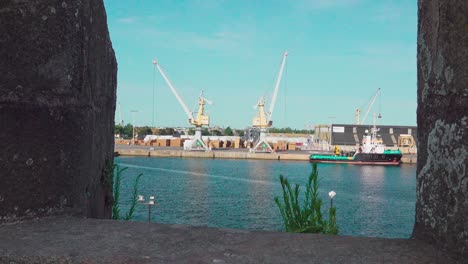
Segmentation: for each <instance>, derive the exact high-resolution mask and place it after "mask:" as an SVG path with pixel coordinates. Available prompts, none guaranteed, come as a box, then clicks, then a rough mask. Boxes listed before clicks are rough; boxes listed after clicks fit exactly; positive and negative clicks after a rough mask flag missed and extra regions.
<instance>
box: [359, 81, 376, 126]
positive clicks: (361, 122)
mask: <svg viewBox="0 0 468 264" xmlns="http://www.w3.org/2000/svg"><path fill="white" fill-rule="evenodd" d="M379 94H380V88H378V89H377V91H376V92H375V94H374V96H373V97H372V99H371V101H370V104H369V106H368V107H367V110H366V114H365V115H364V117H363V118H362V120H361V121H360V120H359V117H360V114H361V109H359V108H358V109H356V125H361V124H364V122H365V121H366V118H367V115H369V112H370V110H371V108H372V106H373V105H374V102H375V99H376V98H377V96H378V95H379ZM378 118H382V115H380V113H379V115H378Z"/></svg>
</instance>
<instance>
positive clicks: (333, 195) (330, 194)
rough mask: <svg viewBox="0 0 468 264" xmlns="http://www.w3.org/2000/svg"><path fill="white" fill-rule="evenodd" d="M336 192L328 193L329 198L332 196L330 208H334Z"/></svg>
mask: <svg viewBox="0 0 468 264" xmlns="http://www.w3.org/2000/svg"><path fill="white" fill-rule="evenodd" d="M335 195H336V192H334V191H331V192H329V193H328V196H330V208H333V197H335Z"/></svg>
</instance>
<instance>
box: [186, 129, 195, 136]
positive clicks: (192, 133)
mask: <svg viewBox="0 0 468 264" xmlns="http://www.w3.org/2000/svg"><path fill="white" fill-rule="evenodd" d="M188 134H189V135H190V136H193V135H195V129H193V128H190V129H189V130H188Z"/></svg>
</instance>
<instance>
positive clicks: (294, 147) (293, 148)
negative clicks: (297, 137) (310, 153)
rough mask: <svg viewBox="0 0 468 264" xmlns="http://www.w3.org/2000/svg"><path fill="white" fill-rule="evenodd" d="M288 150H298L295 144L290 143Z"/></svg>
mask: <svg viewBox="0 0 468 264" xmlns="http://www.w3.org/2000/svg"><path fill="white" fill-rule="evenodd" d="M288 150H296V143H295V142H289V143H288Z"/></svg>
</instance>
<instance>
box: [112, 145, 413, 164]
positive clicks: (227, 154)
mask: <svg viewBox="0 0 468 264" xmlns="http://www.w3.org/2000/svg"><path fill="white" fill-rule="evenodd" d="M115 153H116V154H118V155H119V156H139V157H175V158H207V159H258V160H291V161H308V160H309V156H310V153H251V152H239V151H224V150H223V151H206V152H204V151H184V150H173V149H171V150H169V149H168V150H159V149H158V150H146V149H117V150H116V151H115ZM401 162H402V163H403V164H416V156H415V155H403V157H402V159H401Z"/></svg>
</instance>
